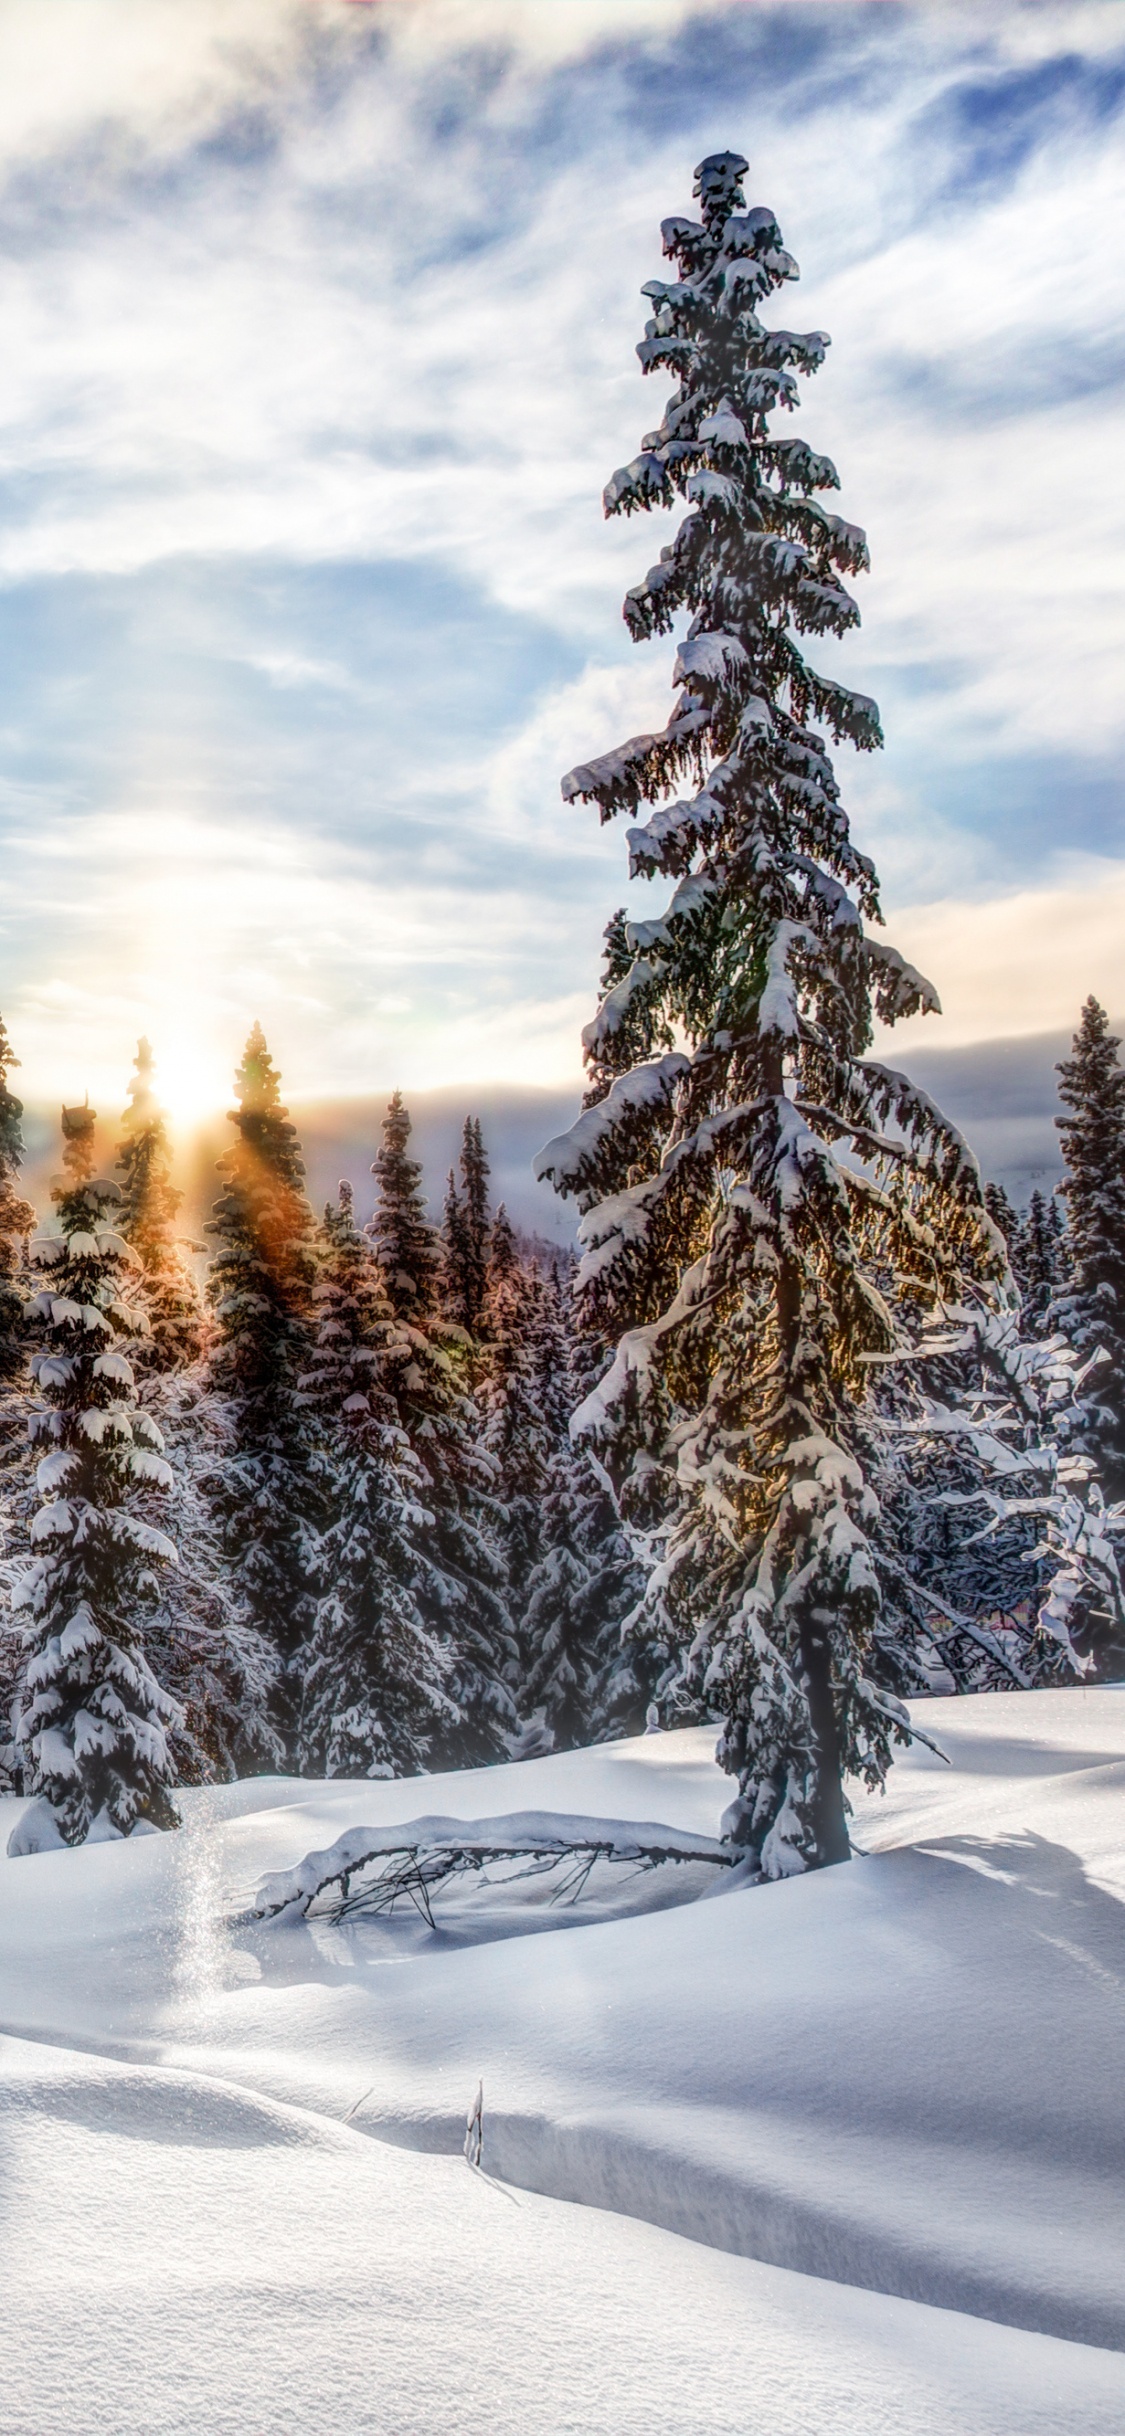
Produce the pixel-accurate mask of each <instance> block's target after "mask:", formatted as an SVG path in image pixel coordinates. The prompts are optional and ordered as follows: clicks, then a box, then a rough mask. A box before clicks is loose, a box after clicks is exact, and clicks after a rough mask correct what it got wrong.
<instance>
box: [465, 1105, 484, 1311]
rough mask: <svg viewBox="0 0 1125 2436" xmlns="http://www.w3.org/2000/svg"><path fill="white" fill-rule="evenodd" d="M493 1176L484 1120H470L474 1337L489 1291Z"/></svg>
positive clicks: (468, 1237) (468, 1232)
mask: <svg viewBox="0 0 1125 2436" xmlns="http://www.w3.org/2000/svg"><path fill="white" fill-rule="evenodd" d="M490 1173H491V1170H490V1168H489V1164H488V1159H487V1157H486V1155H485V1148H484V1140H483V1137H482V1134H481V1123H480V1118H479V1117H466V1119H465V1127H464V1132H463V1134H462V1136H461V1185H462V1189H463V1192H464V1196H465V1253H466V1258H465V1305H466V1319H465V1326H466V1327H467V1329H468V1331H469V1334H470V1336H479V1335H480V1333H481V1326H482V1322H483V1318H484V1305H485V1296H486V1294H487V1292H488V1262H489V1247H490V1240H491V1214H490V1211H489V1201H488V1185H489V1176H490Z"/></svg>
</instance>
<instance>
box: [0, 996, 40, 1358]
mask: <svg viewBox="0 0 1125 2436" xmlns="http://www.w3.org/2000/svg"><path fill="white" fill-rule="evenodd" d="M18 1064H19V1059H18V1057H16V1055H15V1054H14V1051H13V1049H12V1047H11V1043H10V1042H9V1039H8V1033H7V1028H6V1026H5V1024H4V1021H3V1018H2V1017H0V1382H2V1383H3V1384H4V1385H5V1386H9V1385H10V1384H11V1382H12V1381H13V1380H15V1379H18V1378H19V1376H20V1374H21V1372H22V1371H23V1368H24V1365H25V1362H26V1359H27V1349H26V1345H25V1341H24V1327H23V1296H22V1294H21V1292H20V1289H19V1285H18V1283H17V1278H18V1274H19V1268H20V1263H21V1260H22V1257H23V1247H24V1244H25V1243H26V1241H27V1238H28V1236H29V1235H30V1233H31V1230H32V1227H33V1226H34V1224H35V1212H34V1210H33V1209H32V1207H31V1203H30V1202H29V1201H25V1200H24V1197H23V1194H22V1193H21V1192H20V1190H19V1172H20V1168H21V1167H22V1165H23V1102H22V1101H21V1100H18V1099H17V1098H16V1095H15V1093H14V1091H13V1090H12V1088H11V1085H10V1084H9V1081H8V1076H9V1074H10V1072H11V1070H12V1067H13V1066H18Z"/></svg>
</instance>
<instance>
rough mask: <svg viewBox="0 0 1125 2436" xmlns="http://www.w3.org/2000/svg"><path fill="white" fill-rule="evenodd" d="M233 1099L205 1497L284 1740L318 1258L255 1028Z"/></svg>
mask: <svg viewBox="0 0 1125 2436" xmlns="http://www.w3.org/2000/svg"><path fill="white" fill-rule="evenodd" d="M235 1090H236V1093H237V1102H238V1104H237V1106H236V1107H235V1108H233V1109H232V1110H231V1112H230V1115H231V1123H232V1124H233V1126H234V1128H235V1139H234V1142H233V1144H232V1146H231V1148H230V1149H229V1150H228V1151H227V1152H226V1153H225V1154H224V1156H223V1158H222V1159H220V1161H219V1174H220V1176H221V1177H222V1179H223V1190H222V1192H221V1193H220V1195H219V1198H218V1200H217V1201H216V1203H215V1207H214V1215H213V1217H212V1218H211V1220H210V1221H209V1224H208V1229H207V1231H208V1233H209V1234H210V1235H211V1236H212V1237H213V1238H214V1243H215V1256H214V1263H213V1266H212V1270H211V1276H210V1281H209V1285H208V1295H209V1299H210V1302H211V1306H212V1309H213V1311H214V1315H215V1327H216V1333H215V1342H214V1346H213V1348H212V1351H211V1355H210V1361H209V1382H210V1386H211V1389H212V1391H213V1393H215V1394H217V1395H218V1396H219V1397H221V1398H222V1399H223V1400H224V1402H225V1405H226V1410H227V1416H228V1422H229V1430H228V1447H227V1452H226V1454H225V1457H224V1459H223V1460H222V1461H221V1462H220V1463H218V1464H216V1466H215V1468H214V1470H213V1471H212V1473H211V1474H210V1476H209V1480H208V1484H207V1488H208V1497H209V1502H210V1504H211V1508H212V1512H213V1513H214V1515H215V1518H216V1522H217V1524H218V1527H219V1530H220V1534H221V1543H222V1546H223V1550H224V1557H225V1562H226V1565H227V1567H228V1569H229V1574H230V1578H231V1584H232V1588H233V1590H234V1592H235V1594H236V1598H237V1601H238V1606H239V1612H240V1615H241V1617H242V1619H243V1620H244V1621H245V1622H246V1623H247V1624H248V1625H249V1626H251V1628H252V1629H254V1630H255V1631H257V1632H259V1633H261V1634H263V1635H264V1636H265V1639H266V1640H267V1641H268V1642H269V1643H270V1645H271V1647H272V1648H273V1649H274V1650H275V1651H276V1653H277V1660H278V1677H277V1683H276V1688H275V1695H274V1703H273V1722H274V1723H275V1725H276V1726H277V1727H278V1729H279V1730H280V1731H281V1733H282V1734H283V1735H284V1736H285V1737H287V1738H288V1737H289V1736H290V1735H291V1734H292V1732H293V1731H294V1719H295V1714H296V1708H297V1705H298V1702H299V1681H298V1679H297V1678H298V1673H299V1670H296V1671H295V1661H296V1659H297V1653H298V1652H299V1651H300V1649H301V1647H302V1645H303V1643H304V1642H305V1641H306V1640H307V1638H308V1634H309V1632H310V1630H311V1627H312V1622H313V1609H314V1597H313V1583H312V1565H313V1534H314V1530H315V1526H316V1524H317V1522H318V1520H319V1519H320V1513H319V1482H318V1480H317V1478H316V1475H315V1471H314V1467H313V1464H312V1437H313V1432H312V1429H311V1426H310V1421H309V1416H308V1413H307V1410H306V1408H305V1407H304V1405H303V1403H302V1402H301V1399H300V1381H301V1378H302V1375H303V1373H304V1371H305V1370H306V1368H307V1365H308V1353H309V1343H310V1321H311V1310H312V1300H311V1298H312V1288H313V1282H314V1278H315V1273H316V1255H315V1249H314V1241H313V1234H314V1229H313V1217H312V1212H311V1210H310V1208H309V1205H308V1201H307V1199H306V1197H305V1190H304V1180H305V1171H304V1166H303V1163H302V1160H301V1154H300V1147H299V1144H298V1141H297V1133H296V1128H295V1127H294V1126H293V1125H292V1124H291V1123H290V1122H289V1113H288V1110H287V1109H286V1108H284V1107H283V1106H282V1104H281V1089H280V1081H279V1077H278V1074H277V1071H276V1068H275V1067H274V1064H273V1060H272V1058H271V1057H270V1053H269V1050H268V1048H267V1047H266V1042H265V1038H264V1036H263V1033H262V1029H261V1026H260V1025H259V1024H255V1026H254V1029H253V1031H252V1032H251V1034H250V1038H249V1040H248V1041H247V1044H246V1050H245V1054H244V1056H243V1060H242V1064H241V1066H240V1067H239V1070H238V1074H237V1076H236V1078H235Z"/></svg>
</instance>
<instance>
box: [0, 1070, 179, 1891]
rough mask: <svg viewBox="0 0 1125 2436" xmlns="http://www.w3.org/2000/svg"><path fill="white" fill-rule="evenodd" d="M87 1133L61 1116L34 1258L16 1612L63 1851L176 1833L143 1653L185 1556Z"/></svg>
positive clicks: (86, 1122) (38, 1775)
mask: <svg viewBox="0 0 1125 2436" xmlns="http://www.w3.org/2000/svg"><path fill="white" fill-rule="evenodd" d="M93 1128H94V1113H93V1110H92V1109H89V1108H85V1107H84V1108H76V1109H64V1110H63V1133H64V1140H65V1151H64V1166H65V1169H66V1178H65V1180H64V1181H63V1182H62V1183H61V1184H59V1185H58V1186H56V1188H55V1189H54V1192H53V1194H52V1198H53V1200H54V1202H55V1205H56V1211H57V1232H56V1233H55V1234H53V1235H49V1236H47V1237H45V1238H43V1239H42V1240H41V1241H40V1242H39V1243H38V1244H37V1245H36V1249H35V1257H36V1265H37V1267H38V1270H39V1273H40V1275H41V1276H42V1278H43V1283H42V1285H41V1286H40V1287H39V1289H38V1291H37V1292H36V1293H35V1294H34V1295H33V1296H32V1298H31V1304H30V1320H31V1324H32V1329H33V1333H34V1338H35V1351H34V1353H33V1355H32V1363H31V1368H32V1375H33V1377H34V1380H35V1384H36V1387H37V1389H38V1394H39V1401H38V1403H37V1406H36V1408H35V1410H34V1412H33V1416H32V1435H33V1438H34V1440H35V1442H36V1443H37V1444H38V1445H40V1446H41V1447H43V1448H44V1449H45V1450H46V1451H45V1452H44V1453H43V1455H42V1457H41V1460H40V1462H39V1467H38V1488H39V1494H40V1498H41V1500H42V1503H41V1506H40V1510H39V1513H38V1515H37V1516H36V1519H35V1522H34V1523H33V1525H32V1530H31V1543H32V1553H33V1562H32V1563H31V1565H30V1567H29V1569H28V1571H27V1572H26V1573H25V1574H24V1576H23V1578H22V1580H21V1582H20V1584H19V1586H18V1590H17V1592H16V1595H15V1599H14V1601H13V1604H14V1605H15V1607H16V1609H17V1612H18V1613H19V1614H20V1615H21V1616H22V1617H23V1618H25V1619H26V1629H27V1631H28V1634H29V1637H30V1638H31V1642H32V1649H31V1654H30V1657H29V1659H28V1663H27V1669H26V1675H25V1679H24V1686H23V1696H22V1715H21V1717H20V1721H19V1728H18V1742H19V1745H20V1747H21V1749H22V1752H23V1755H24V1761H25V1780H26V1787H27V1790H28V1791H30V1792H33V1793H37V1794H38V1795H39V1796H40V1797H41V1802H42V1803H45V1804H46V1805H47V1807H48V1808H49V1811H50V1813H51V1814H52V1817H53V1822H54V1828H55V1830H56V1832H57V1837H58V1838H60V1839H61V1840H62V1841H63V1842H64V1843H68V1844H75V1843H79V1842H81V1841H82V1839H83V1838H84V1837H85V1836H86V1835H87V1834H88V1833H89V1832H90V1830H91V1828H94V1829H95V1831H96V1832H97V1833H99V1834H105V1833H109V1834H121V1835H123V1834H126V1833H127V1832H128V1830H129V1829H130V1828H131V1827H132V1826H133V1824H134V1823H135V1821H136V1820H138V1819H140V1818H144V1819H147V1820H149V1821H150V1822H151V1823H152V1824H154V1825H156V1826H158V1827H164V1826H171V1825H174V1824H175V1813H174V1811H173V1810H172V1807H171V1804H170V1802H169V1799H168V1794H167V1786H168V1784H169V1783H170V1781H171V1779H172V1775H173V1767H172V1760H171V1755H170V1752H169V1744H168V1733H169V1728H170V1727H172V1726H174V1725H175V1724H176V1723H177V1721H178V1713H177V1708H176V1703H175V1702H174V1701H173V1700H171V1699H170V1698H169V1697H168V1695H167V1694H166V1693H165V1692H163V1691H162V1690H161V1688H160V1685H159V1684H158V1683H157V1681H156V1679H155V1677H154V1675H153V1673H152V1670H151V1668H150V1666H149V1664H148V1662H147V1659H146V1657H145V1653H144V1648H143V1626H144V1621H145V1618H146V1616H148V1615H151V1613H152V1611H153V1609H154V1607H155V1605H156V1602H157V1599H158V1597H159V1590H160V1580H159V1577H160V1572H161V1570H162V1569H163V1567H165V1566H166V1565H168V1564H170V1563H174V1561H175V1554H176V1551H175V1549H174V1547H173V1546H172V1544H171V1542H170V1541H169V1540H168V1539H167V1538H166V1537H165V1536H164V1534H163V1533H162V1532H161V1531H159V1530H158V1529H156V1528H155V1527H154V1525H153V1524H152V1523H151V1522H150V1521H149V1520H148V1519H147V1518H146V1513H145V1508H146V1507H148V1506H150V1505H151V1502H152V1499H153V1495H154V1493H157V1492H160V1491H164V1490H167V1489H168V1488H169V1487H170V1486H171V1473H170V1471H169V1467H168V1465H167V1463H166V1462H165V1460H164V1456H163V1440H162V1438H161V1434H160V1431H159V1429H158V1428H157V1425H156V1423H155V1421H154V1420H153V1419H152V1417H151V1415H149V1414H148V1413H144V1412H141V1411H140V1410H139V1409H138V1407H137V1396H136V1388H135V1384H134V1378H133V1371H132V1368H131V1365H130V1363H129V1361H128V1360H127V1359H126V1356H125V1353H124V1352H123V1351H122V1350H121V1347H122V1345H123V1344H126V1343H129V1342H130V1341H132V1340H133V1339H134V1338H135V1337H136V1336H137V1334H138V1333H139V1332H140V1331H142V1330H143V1327H144V1317H143V1313H141V1312H139V1311H138V1310H137V1308H136V1306H135V1304H134V1303H133V1302H132V1301H131V1300H130V1299H129V1287H130V1285H131V1284H132V1283H133V1281H134V1279H135V1274H136V1270H137V1268H138V1266H139V1262H138V1259H137V1255H136V1254H135V1253H134V1252H133V1251H132V1250H131V1248H130V1246H129V1245H128V1244H127V1243H126V1241H125V1239H124V1237H123V1236H122V1235H121V1234H120V1233H119V1232H118V1230H117V1228H116V1227H115V1226H114V1225H113V1224H112V1223H111V1213H112V1214H113V1215H114V1216H115V1215H116V1212H117V1207H118V1204H119V1200H120V1196H119V1193H118V1189H117V1186H116V1185H115V1184H113V1183H109V1182H106V1181H105V1180H104V1179H96V1178H95V1177H94V1174H93ZM48 1840H49V1839H48Z"/></svg>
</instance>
